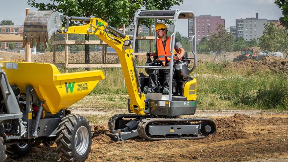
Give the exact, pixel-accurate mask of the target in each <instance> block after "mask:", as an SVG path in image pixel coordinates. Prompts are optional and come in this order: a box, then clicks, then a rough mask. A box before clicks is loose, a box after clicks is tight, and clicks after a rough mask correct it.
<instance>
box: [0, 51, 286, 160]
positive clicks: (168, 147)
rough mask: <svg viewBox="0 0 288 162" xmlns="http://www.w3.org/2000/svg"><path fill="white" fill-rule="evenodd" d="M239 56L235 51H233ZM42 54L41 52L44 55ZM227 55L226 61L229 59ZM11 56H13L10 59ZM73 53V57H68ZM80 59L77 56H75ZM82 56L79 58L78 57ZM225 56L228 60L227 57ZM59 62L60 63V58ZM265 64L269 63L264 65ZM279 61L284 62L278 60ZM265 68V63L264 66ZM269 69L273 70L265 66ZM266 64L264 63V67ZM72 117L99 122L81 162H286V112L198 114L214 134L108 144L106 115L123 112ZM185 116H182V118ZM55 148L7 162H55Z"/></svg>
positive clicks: (41, 58) (36, 150) (92, 112)
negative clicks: (211, 124)
mask: <svg viewBox="0 0 288 162" xmlns="http://www.w3.org/2000/svg"><path fill="white" fill-rule="evenodd" d="M238 54H239V53H238ZM23 55H24V54H18V53H15V55H14V54H12V53H9V57H8V56H7V52H6V53H5V54H4V52H0V58H2V60H16V61H20V60H21V59H22V60H23V59H24V56H23ZM45 55H46V54H45ZM45 55H39V56H32V61H35V62H46V61H47V62H48V60H49V61H50V60H51V59H52V58H51V53H50V54H47V56H46V57H45ZM234 56H237V53H235V54H234V55H233V56H232V55H229V57H228V59H229V60H233V57H234ZM12 57H13V58H12ZM75 57H78V55H74V58H75ZM79 57H80V56H79ZM83 57H84V56H83ZM230 57H231V58H230ZM63 60H64V59H63ZM199 60H200V61H212V60H213V58H212V57H207V56H206V55H199ZM266 62H269V60H268V61H266ZM284 62H285V61H284ZM267 64H269V63H267ZM262 65H263V63H259V65H255V64H253V65H252V64H251V63H249V61H247V62H244V63H241V64H239V66H247V67H249V68H258V67H261V66H262ZM269 65H271V68H273V67H275V68H276V67H278V66H277V63H275V62H274V63H271V64H269ZM279 65H281V68H282V69H277V70H286V69H288V68H287V67H288V64H287V62H285V63H283V61H282V62H281V61H280V62H279ZM264 66H267V65H264ZM72 113H77V114H82V115H84V116H95V118H99V120H98V123H100V124H93V125H92V130H93V138H92V141H93V144H92V150H91V153H90V155H89V158H88V159H87V161H88V162H94V161H127V162H128V161H129V162H130V161H169V162H170V161H171V162H172V161H205V162H206V161H253V162H256V161H257V162H258V161H259V162H260V161H261V162H262V161H265V162H266V161H267V162H271V161H273V162H274V161H275V162H278V161H287V162H288V112H285V111H284V112H283V111H282V112H277V111H262V110H209V111H208V110H206V111H205V110H202V111H200V110H199V111H196V114H195V116H190V117H210V118H212V119H214V120H215V122H216V125H217V134H216V135H215V136H210V137H208V138H205V139H200V140H164V141H146V140H143V139H140V138H135V139H130V140H127V141H122V142H114V141H112V140H111V139H110V138H109V137H108V136H106V135H105V132H107V129H108V126H107V122H108V119H109V117H111V116H113V115H114V114H121V113H127V112H126V109H117V110H113V112H112V111H109V110H107V109H105V108H103V109H97V110H95V109H89V108H73V109H72ZM184 117H188V116H184ZM56 156H57V153H56V145H55V144H54V145H53V146H52V147H47V146H43V145H42V144H41V145H40V146H38V147H34V148H32V149H31V151H30V154H28V155H27V156H26V157H24V158H22V159H17V160H14V159H8V160H7V161H13V162H14V161H24V162H28V161H29V162H32V161H37V162H38V161H57V157H56Z"/></svg>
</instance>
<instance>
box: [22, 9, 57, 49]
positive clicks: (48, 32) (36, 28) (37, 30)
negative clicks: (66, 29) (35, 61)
mask: <svg viewBox="0 0 288 162" xmlns="http://www.w3.org/2000/svg"><path fill="white" fill-rule="evenodd" d="M61 29H62V21H61V18H60V14H59V13H58V12H53V11H30V12H29V14H28V15H27V16H26V19H25V22H24V32H23V48H24V47H25V46H26V45H27V42H28V41H29V42H30V48H32V47H33V43H34V42H35V43H37V48H39V45H40V42H44V45H45V48H47V45H48V41H49V38H50V37H51V36H52V35H53V33H56V32H57V31H58V30H61Z"/></svg>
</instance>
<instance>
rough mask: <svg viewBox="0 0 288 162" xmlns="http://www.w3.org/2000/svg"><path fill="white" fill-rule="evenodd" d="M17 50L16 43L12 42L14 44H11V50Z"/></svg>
mask: <svg viewBox="0 0 288 162" xmlns="http://www.w3.org/2000/svg"><path fill="white" fill-rule="evenodd" d="M15 48H16V43H14V42H12V43H9V49H10V50H11V51H12V50H13V49H15Z"/></svg>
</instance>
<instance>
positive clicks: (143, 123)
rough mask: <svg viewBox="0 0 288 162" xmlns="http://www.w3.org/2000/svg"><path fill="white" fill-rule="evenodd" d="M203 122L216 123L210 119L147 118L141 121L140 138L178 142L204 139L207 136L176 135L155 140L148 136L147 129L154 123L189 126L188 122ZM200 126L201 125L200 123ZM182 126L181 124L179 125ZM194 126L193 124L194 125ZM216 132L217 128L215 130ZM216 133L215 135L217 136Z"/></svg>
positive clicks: (139, 126)
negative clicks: (172, 123) (175, 123)
mask: <svg viewBox="0 0 288 162" xmlns="http://www.w3.org/2000/svg"><path fill="white" fill-rule="evenodd" d="M203 121H209V122H213V123H214V121H213V120H212V119H209V118H147V119H143V120H141V122H140V123H139V125H138V128H137V131H138V133H139V136H140V137H141V138H143V139H146V140H176V139H202V138H205V137H207V136H208V135H207V136H198V137H179V136H178V135H175V136H176V137H170V138H165V137H163V138H161V137H160V138H158V137H156V138H153V137H151V136H149V135H147V134H146V128H147V126H148V125H149V124H151V123H153V122H162V123H163V122H164V123H165V122H167V123H168V122H183V123H185V124H187V122H203ZM198 124H199V123H198ZM179 125H180V123H179ZM192 125H193V124H192ZM215 130H216V128H215ZM215 133H216V131H215V132H214V133H213V134H215Z"/></svg>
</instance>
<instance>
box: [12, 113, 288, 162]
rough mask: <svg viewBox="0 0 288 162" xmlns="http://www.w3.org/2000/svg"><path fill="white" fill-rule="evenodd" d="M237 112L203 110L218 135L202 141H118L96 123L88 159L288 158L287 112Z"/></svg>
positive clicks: (42, 156)
mask: <svg viewBox="0 0 288 162" xmlns="http://www.w3.org/2000/svg"><path fill="white" fill-rule="evenodd" d="M235 112H236V113H235ZM235 112H234V111H225V112H217V111H214V112H213V111H209V112H207V111H203V112H199V114H200V116H205V114H206V116H213V117H212V119H214V121H215V122H216V125H217V134H216V135H215V136H214V137H213V136H210V137H208V138H206V139H201V140H164V141H145V140H143V139H139V138H135V139H130V140H127V141H123V142H114V141H111V140H110V138H109V137H108V136H106V135H105V134H103V132H105V131H106V130H107V125H106V124H101V125H93V126H92V127H93V128H94V136H93V139H92V141H93V144H92V151H91V153H90V155H89V158H88V159H87V161H88V162H94V161H127V162H128V161H203V162H204V161H205V162H206V161H259V162H260V161H269V162H270V161H275V162H278V161H288V133H287V132H288V114H287V112H286V113H283V112H282V113H275V112H269V113H267V112H262V111H239V112H237V111H235ZM102 114H103V115H105V114H106V113H105V112H104V113H102ZM109 114H110V113H109ZM213 114H216V115H213ZM232 114H234V115H232ZM249 114H251V115H249ZM55 152H56V148H55V145H54V146H53V147H50V148H49V147H47V146H42V145H41V146H39V147H37V148H32V150H31V151H30V154H28V155H27V156H26V157H25V158H23V159H21V160H17V161H25V162H28V161H57V160H56V158H55V157H56V156H57V155H56V153H55ZM8 161H14V160H11V159H8Z"/></svg>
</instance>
